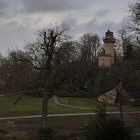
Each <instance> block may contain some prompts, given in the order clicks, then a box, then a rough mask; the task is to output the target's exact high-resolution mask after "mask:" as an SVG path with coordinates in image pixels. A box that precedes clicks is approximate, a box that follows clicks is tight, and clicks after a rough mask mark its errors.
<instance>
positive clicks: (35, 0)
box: [24, 0, 93, 13]
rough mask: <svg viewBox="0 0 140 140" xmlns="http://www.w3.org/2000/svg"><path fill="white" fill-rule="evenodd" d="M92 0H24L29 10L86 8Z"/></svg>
mask: <svg viewBox="0 0 140 140" xmlns="http://www.w3.org/2000/svg"><path fill="white" fill-rule="evenodd" d="M91 3H93V1H92V0H87V1H86V2H85V0H80V1H79V0H24V4H25V5H24V6H25V8H26V9H27V11H28V12H31V13H33V12H64V11H67V10H77V9H81V8H86V7H87V6H90V4H91Z"/></svg>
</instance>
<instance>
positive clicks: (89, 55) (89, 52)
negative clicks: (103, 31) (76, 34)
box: [80, 33, 100, 62]
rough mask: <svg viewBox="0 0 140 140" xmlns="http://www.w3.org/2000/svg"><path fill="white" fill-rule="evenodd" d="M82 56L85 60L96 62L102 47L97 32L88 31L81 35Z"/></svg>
mask: <svg viewBox="0 0 140 140" xmlns="http://www.w3.org/2000/svg"><path fill="white" fill-rule="evenodd" d="M80 46H81V58H82V59H83V61H84V62H95V61H96V58H97V54H98V49H99V47H100V38H99V36H98V35H97V34H93V33H86V34H84V35H83V36H82V37H80Z"/></svg>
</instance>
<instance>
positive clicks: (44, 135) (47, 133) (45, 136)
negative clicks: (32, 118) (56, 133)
mask: <svg viewBox="0 0 140 140" xmlns="http://www.w3.org/2000/svg"><path fill="white" fill-rule="evenodd" d="M52 136H53V131H52V130H51V129H49V128H41V129H40V130H39V131H38V138H39V140H52Z"/></svg>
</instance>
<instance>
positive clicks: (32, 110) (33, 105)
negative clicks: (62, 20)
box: [0, 96, 140, 116]
mask: <svg viewBox="0 0 140 140" xmlns="http://www.w3.org/2000/svg"><path fill="white" fill-rule="evenodd" d="M59 100H60V102H62V103H64V104H68V105H72V106H78V107H87V108H93V109H78V108H68V107H63V106H59V105H56V104H54V103H53V101H52V99H50V100H49V114H57V113H80V112H83V113H84V112H94V111H95V109H94V108H96V107H98V106H99V105H100V104H101V103H100V102H98V101H97V99H95V98H72V97H60V98H59ZM41 106H42V98H39V97H38V98H37V97H30V96H25V97H22V99H21V100H20V101H19V103H17V105H16V114H19V115H30V114H41ZM124 110H125V111H139V110H140V108H134V107H132V106H131V105H129V106H126V107H125V108H124ZM107 111H118V107H116V106H114V105H107ZM3 114H5V115H6V114H7V115H11V114H13V103H12V102H11V101H10V100H9V99H8V98H7V97H0V116H2V115H3ZM5 115H4V116H5Z"/></svg>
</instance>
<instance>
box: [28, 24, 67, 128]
mask: <svg viewBox="0 0 140 140" xmlns="http://www.w3.org/2000/svg"><path fill="white" fill-rule="evenodd" d="M66 31H67V29H66V28H65V26H64V25H60V26H57V25H55V26H54V27H50V28H47V29H44V30H41V31H38V32H37V37H36V40H35V41H34V42H31V43H29V44H28V45H27V46H26V56H27V57H26V58H25V60H26V61H28V62H29V63H31V64H32V65H33V67H34V68H35V69H36V70H38V71H40V72H41V73H42V75H43V77H42V78H43V79H42V81H43V84H44V86H43V87H44V94H43V95H44V96H43V104H42V126H43V127H44V128H47V114H48V100H49V93H50V91H49V87H50V83H51V82H49V81H51V77H52V76H51V74H52V72H53V71H54V70H55V68H56V67H57V65H58V63H59V59H56V58H59V57H58V56H59V54H60V52H61V51H63V50H64V49H66V48H65V47H63V45H62V44H64V42H66V41H67V40H68V39H69V36H68V35H67V32H66Z"/></svg>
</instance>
